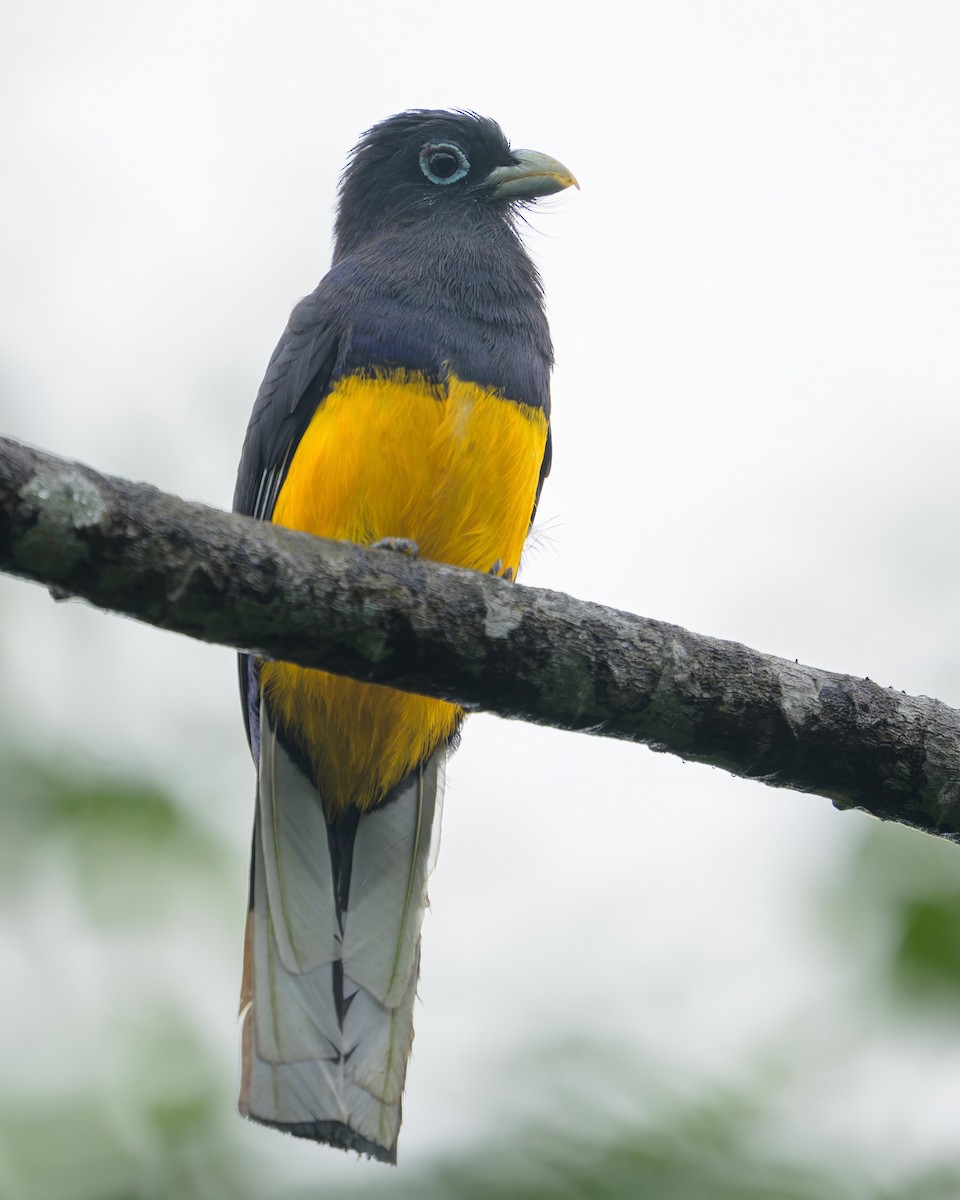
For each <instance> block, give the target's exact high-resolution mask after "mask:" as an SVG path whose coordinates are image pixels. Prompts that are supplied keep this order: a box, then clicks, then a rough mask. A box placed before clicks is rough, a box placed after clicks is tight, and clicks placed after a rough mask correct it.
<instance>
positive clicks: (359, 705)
mask: <svg viewBox="0 0 960 1200" xmlns="http://www.w3.org/2000/svg"><path fill="white" fill-rule="evenodd" d="M546 437H547V421H546V418H545V417H544V415H543V413H542V412H541V411H540V410H539V409H534V408H530V407H528V406H526V405H522V404H516V403H514V402H513V401H509V400H504V399H503V398H502V397H500V396H498V395H497V394H495V393H493V392H491V391H488V390H486V389H484V388H481V387H479V386H477V385H476V384H473V383H465V382H463V381H462V380H459V379H456V378H455V377H454V378H451V379H449V380H448V381H447V382H446V383H445V384H443V385H442V386H437V385H433V384H430V383H427V382H426V381H425V380H424V379H423V377H422V376H418V375H412V374H408V373H406V372H403V371H398V372H394V373H391V374H384V375H381V376H378V377H376V378H372V379H371V378H362V377H360V376H350V377H349V378H347V379H344V380H341V381H340V382H339V383H338V384H337V385H336V387H335V388H334V390H333V391H332V392H331V393H330V395H329V396H327V397H326V399H325V400H324V401H323V403H322V405H321V406H320V408H319V409H318V410H317V413H316V415H315V416H314V418H313V420H312V421H311V423H310V425H309V427H308V428H307V431H306V433H305V434H304V436H303V438H302V440H301V442H300V445H299V447H298V448H297V451H296V453H295V454H294V457H293V461H292V462H291V464H290V469H289V471H288V473H287V478H286V480H285V482H284V485H283V487H282V489H281V491H280V495H279V497H278V499H277V503H276V507H275V509H274V513H273V520H274V522H276V523H277V524H280V525H286V526H288V527H289V528H291V529H300V530H304V531H305V532H307V533H313V534H317V535H319V536H322V537H331V538H341V539H343V540H346V541H351V542H360V543H364V544H369V543H371V542H375V541H379V540H380V539H381V538H386V537H401V538H411V539H412V540H413V541H415V542H416V543H417V545H418V546H419V547H420V554H421V557H423V558H428V559H433V560H435V561H437V562H447V563H453V564H455V565H457V566H461V567H470V568H472V569H474V570H477V571H488V570H489V569H490V567H491V566H492V565H493V564H494V563H495V562H496V561H497V560H498V559H500V560H501V561H502V563H503V566H504V567H508V566H509V567H513V569H514V571H515V572H516V570H517V568H518V566H519V563H520V552H521V550H522V549H523V543H524V539H525V537H526V535H527V530H528V527H529V523H530V514H531V512H532V511H533V503H534V498H535V496H536V491H537V482H538V480H539V477H540V465H541V463H542V461H543V453H544V447H545V445H546ZM261 683H262V686H263V687H264V689H265V693H266V698H267V702H268V704H269V705H270V708H271V709H272V710H273V711H274V712H275V713H277V714H278V715H279V716H280V718H281V720H282V721H283V724H284V726H285V727H286V729H287V730H288V732H289V733H290V735H291V736H293V737H294V738H295V739H296V741H297V742H298V743H299V745H300V746H301V748H302V749H303V751H304V753H305V754H306V756H307V758H308V760H309V761H310V762H311V763H312V765H313V769H314V772H315V775H316V779H317V783H318V785H319V787H320V793H321V795H322V796H323V798H324V803H325V805H326V807H327V811H328V812H329V813H334V812H338V811H340V810H341V809H343V808H345V807H346V806H347V805H349V804H355V805H357V806H358V807H360V808H368V807H369V806H370V805H371V804H374V803H376V802H377V800H379V799H381V798H382V797H383V796H384V795H385V794H386V793H387V792H388V791H389V790H390V788H391V787H393V786H394V785H395V784H397V783H399V782H400V780H401V779H403V778H404V776H406V775H407V774H408V773H409V772H410V771H411V770H412V769H413V767H415V766H416V764H417V763H419V762H422V761H423V760H424V759H425V758H426V757H428V756H429V755H430V754H431V753H432V752H433V751H434V750H435V749H436V747H437V746H438V745H439V744H440V743H441V742H443V741H445V740H446V739H447V738H449V737H450V736H451V735H452V734H453V733H454V731H455V730H456V728H457V726H458V725H459V723H460V721H461V718H462V716H463V714H462V711H461V710H460V709H459V708H457V707H456V705H453V704H447V703H445V702H444V701H441V700H431V699H428V698H427V697H425V696H412V695H406V694H404V693H403V692H396V691H393V690H392V689H390V688H384V687H377V686H374V685H372V684H362V683H357V682H355V681H354V680H352V679H345V678H341V677H339V676H336V675H328V674H327V673H326V672H323V671H308V670H306V669H304V668H302V667H296V666H292V665H291V664H289V663H264V665H263V667H262V670H261Z"/></svg>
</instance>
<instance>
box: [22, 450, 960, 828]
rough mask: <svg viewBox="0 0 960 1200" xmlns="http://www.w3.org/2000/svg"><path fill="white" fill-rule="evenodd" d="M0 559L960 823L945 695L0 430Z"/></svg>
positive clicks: (167, 615) (954, 737)
mask: <svg viewBox="0 0 960 1200" xmlns="http://www.w3.org/2000/svg"><path fill="white" fill-rule="evenodd" d="M0 569H2V570H4V571H6V572H9V573H11V574H14V575H19V576H21V577H23V578H25V579H30V580H33V581H35V582H37V583H42V584H45V585H46V586H47V587H48V588H49V589H50V591H51V592H52V593H53V595H54V596H55V598H57V599H63V598H66V597H71V596H77V597H82V598H84V599H86V600H89V601H90V602H91V603H93V604H95V605H97V606H98V607H100V608H105V609H109V610H111V611H113V612H118V613H123V614H125V615H126V616H130V617H134V618H136V619H137V620H140V621H145V622H147V623H149V624H151V625H156V626H158V627H159V628H161V629H170V630H173V631H175V632H177V633H184V634H187V635H188V636H189V637H195V638H200V639H202V640H203V641H208V642H217V643H220V644H222V645H225V646H234V647H236V648H238V649H246V650H251V651H253V652H255V653H257V654H259V655H261V656H263V657H266V658H276V659H284V660H287V661H289V662H295V663H299V664H300V665H301V666H304V667H319V668H323V669H324V670H328V671H333V672H336V673H337V674H341V675H350V676H353V677H354V678H356V679H362V680H366V681H369V682H373V683H380V684H389V685H390V686H391V687H395V688H400V689H402V690H404V691H414V692H421V693H423V694H425V695H429V696H436V697H440V698H442V699H444V700H451V701H454V702H455V703H457V704H460V705H462V706H463V707H464V708H466V709H469V710H478V709H483V710H486V711H488V712H494V713H499V714H500V716H503V717H515V718H518V719H520V720H525V721H532V722H536V723H538V724H542V725H552V726H555V727H557V728H559V729H571V730H580V731H581V732H585V733H594V734H600V735H602V736H604V737H615V738H622V739H624V740H626V741H633V742H643V743H645V744H646V745H648V746H650V747H651V749H654V750H661V751H668V752H670V753H672V754H677V755H680V756H681V757H683V758H685V759H690V760H693V761H697V762H704V763H711V764H712V765H714V766H718V767H722V768H723V769H724V770H727V771H730V772H731V773H733V774H735V775H740V776H744V777H745V778H749V779H758V780H761V781H762V782H764V783H767V784H770V785H772V786H774V787H787V788H794V789H796V790H799V791H804V792H817V793H819V794H820V795H823V796H827V797H829V798H830V799H831V800H833V802H834V803H835V804H836V805H837V807H839V808H863V809H865V810H866V811H868V812H871V813H873V814H874V815H875V816H878V817H882V818H886V819H892V820H896V821H901V822H903V823H904V824H908V825H913V826H915V827H917V828H919V829H923V830H925V831H927V832H929V833H937V834H940V835H942V836H945V837H950V838H958V837H960V713H958V712H957V710H955V709H952V708H949V707H948V706H947V705H945V704H942V703H941V702H940V701H938V700H931V699H928V698H927V697H914V696H907V695H904V694H903V693H901V692H896V691H894V690H893V689H891V688H882V687H880V686H878V685H877V684H875V683H873V682H871V681H870V680H869V679H855V678H853V677H851V676H848V675H836V674H832V673H830V672H827V671H821V670H816V669H814V668H811V667H805V666H801V665H800V664H798V663H793V662H788V661H786V660H784V659H780V658H773V657H770V656H767V655H763V654H760V653H758V652H757V651H755V650H750V649H748V648H747V647H746V646H741V645H739V644H738V643H736V642H725V641H719V640H716V639H713V638H707V637H702V636H700V635H698V634H694V633H690V632H688V631H687V630H684V629H681V628H679V627H678V626H675V625H667V624H665V623H663V622H660V621H651V620H648V619H646V618H644V617H638V616H633V615H631V614H629V613H624V612H619V611H617V610H616V609H611V608H604V607H602V606H601V605H599V604H591V603H587V602H586V601H582V600H576V599H574V598H572V597H570V596H566V595H563V594H561V593H558V592H549V591H543V590H540V589H536V588H527V587H520V586H518V585H516V584H512V583H506V582H504V581H503V580H500V579H496V578H493V577H491V576H485V575H480V574H478V573H476V572H473V571H465V570H461V569H459V568H455V567H449V566H445V565H442V564H438V563H429V562H418V561H412V560H410V559H408V558H406V557H404V556H403V555H402V554H398V553H395V552H390V551H385V550H367V549H364V548H362V547H359V546H353V545H350V544H348V543H343V542H332V541H327V540H325V539H320V538H313V537H310V536H308V535H306V534H301V533H293V532H291V531H290V530H286V529H281V528H278V527H277V526H273V525H270V524H266V523H264V522H260V521H253V520H251V519H250V518H248V517H241V516H236V515H230V514H227V513H223V512H220V511H218V510H216V509H212V508H208V507H206V506H204V505H200V504H191V503H188V502H186V501H184V500H181V499H179V498H177V497H175V496H170V495H167V494H165V493H163V492H160V491H158V490H157V489H156V488H153V487H149V486H148V485H146V484H136V483H130V482H128V481H126V480H122V479H115V478H112V477H109V476H105V475H100V474H98V473H97V472H95V471H93V470H91V469H90V468H89V467H85V466H82V465H80V464H77V463H71V462H66V461H64V460H63V459H59V458H55V457H54V456H52V455H49V454H45V453H42V452H41V451H38V450H33V449H29V448H27V447H25V446H22V445H20V444H18V443H16V442H13V441H10V440H8V439H4V438H0Z"/></svg>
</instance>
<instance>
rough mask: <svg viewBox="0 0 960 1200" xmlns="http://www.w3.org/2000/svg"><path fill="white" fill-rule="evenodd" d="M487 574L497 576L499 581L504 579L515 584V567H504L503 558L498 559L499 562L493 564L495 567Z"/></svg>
mask: <svg viewBox="0 0 960 1200" xmlns="http://www.w3.org/2000/svg"><path fill="white" fill-rule="evenodd" d="M487 574H488V575H496V577H497V578H498V579H503V580H505V582H507V583H513V576H514V570H513V567H505V566H504V565H503V559H502V558H498V559H497V561H496V562H495V563H494V564H493V566H492V567H491V568H490V570H489V571H488V572H487Z"/></svg>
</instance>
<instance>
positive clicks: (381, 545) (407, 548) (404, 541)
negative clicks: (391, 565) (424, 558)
mask: <svg viewBox="0 0 960 1200" xmlns="http://www.w3.org/2000/svg"><path fill="white" fill-rule="evenodd" d="M370 549H371V550H392V551H393V552H394V554H403V555H405V556H406V557H407V558H419V557H420V547H419V546H418V545H417V543H416V542H415V541H413V539H412V538H403V537H385V538H381V539H380V540H379V541H378V542H374V543H373V544H372V545H371V546H370Z"/></svg>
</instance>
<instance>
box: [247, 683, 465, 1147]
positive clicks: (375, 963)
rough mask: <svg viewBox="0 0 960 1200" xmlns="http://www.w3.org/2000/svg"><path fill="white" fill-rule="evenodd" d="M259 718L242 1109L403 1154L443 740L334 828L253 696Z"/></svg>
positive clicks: (347, 1142) (288, 1126)
mask: <svg viewBox="0 0 960 1200" xmlns="http://www.w3.org/2000/svg"><path fill="white" fill-rule="evenodd" d="M260 717H261V744H260V765H259V776H258V787H257V793H258V794H257V813H256V819H255V822H254V834H253V864H252V868H251V886H250V911H249V913H248V916H247V931H246V943H245V952H244V967H243V989H242V995H241V1020H242V1062H243V1065H242V1073H241V1085H240V1111H241V1112H242V1113H243V1114H244V1116H248V1117H250V1118H252V1119H253V1120H255V1121H260V1122H262V1123H263V1124H265V1125H273V1126H276V1127H277V1128H280V1129H283V1130H286V1131H287V1132H288V1133H292V1134H295V1135H296V1136H298V1137H306V1138H313V1139H315V1140H316V1141H320V1142H328V1143H330V1144H331V1145H335V1146H340V1147H343V1148H345V1149H349V1150H357V1151H359V1152H361V1153H363V1154H368V1155H370V1156H371V1157H373V1158H379V1159H382V1160H383V1161H385V1162H391V1163H392V1162H396V1155H397V1135H398V1133H399V1130H400V1109H401V1095H402V1092H403V1084H404V1078H405V1076H406V1071H407V1059H408V1057H409V1054H410V1047H411V1044H412V1042H413V1001H414V996H415V993H416V987H417V974H418V969H419V961H420V926H421V923H422V920H423V913H424V909H425V908H426V903H427V893H426V882H427V876H428V874H429V872H430V869H431V868H432V865H433V857H434V854H435V849H436V843H437V840H438V835H439V826H440V813H439V808H440V800H441V796H442V791H443V762H444V754H445V751H444V749H443V748H442V747H441V749H440V750H438V751H437V752H436V753H435V754H434V756H433V757H432V758H431V759H430V760H429V761H427V762H426V763H424V764H422V765H421V766H419V767H417V768H416V769H415V770H414V771H413V772H412V773H411V774H410V775H409V776H407V778H406V779H405V780H403V781H402V782H401V783H400V784H398V785H397V786H396V787H395V788H394V789H393V790H392V792H391V793H390V794H389V796H387V797H386V799H385V800H384V801H383V802H382V803H381V804H379V805H378V806H377V807H376V808H375V809H372V810H370V811H369V812H366V813H362V814H361V813H359V812H358V811H357V810H356V809H353V810H350V811H348V812H347V813H346V814H344V815H343V816H341V817H340V818H338V819H337V820H336V821H335V822H333V823H331V824H328V823H327V821H326V819H325V816H324V811H323V806H322V803H321V799H320V796H319V793H318V791H317V787H316V785H315V784H314V783H313V782H312V781H311V780H310V779H309V778H308V776H307V775H306V774H305V773H304V771H303V770H301V768H300V766H299V764H298V763H297V762H296V761H294V759H293V757H291V755H290V754H289V753H288V752H287V750H286V748H285V747H284V745H283V743H282V742H281V741H280V740H279V739H278V738H277V734H276V730H275V729H274V727H273V725H272V723H271V721H270V717H269V714H268V713H267V711H266V706H265V705H264V704H263V703H262V702H261V713H260Z"/></svg>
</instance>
